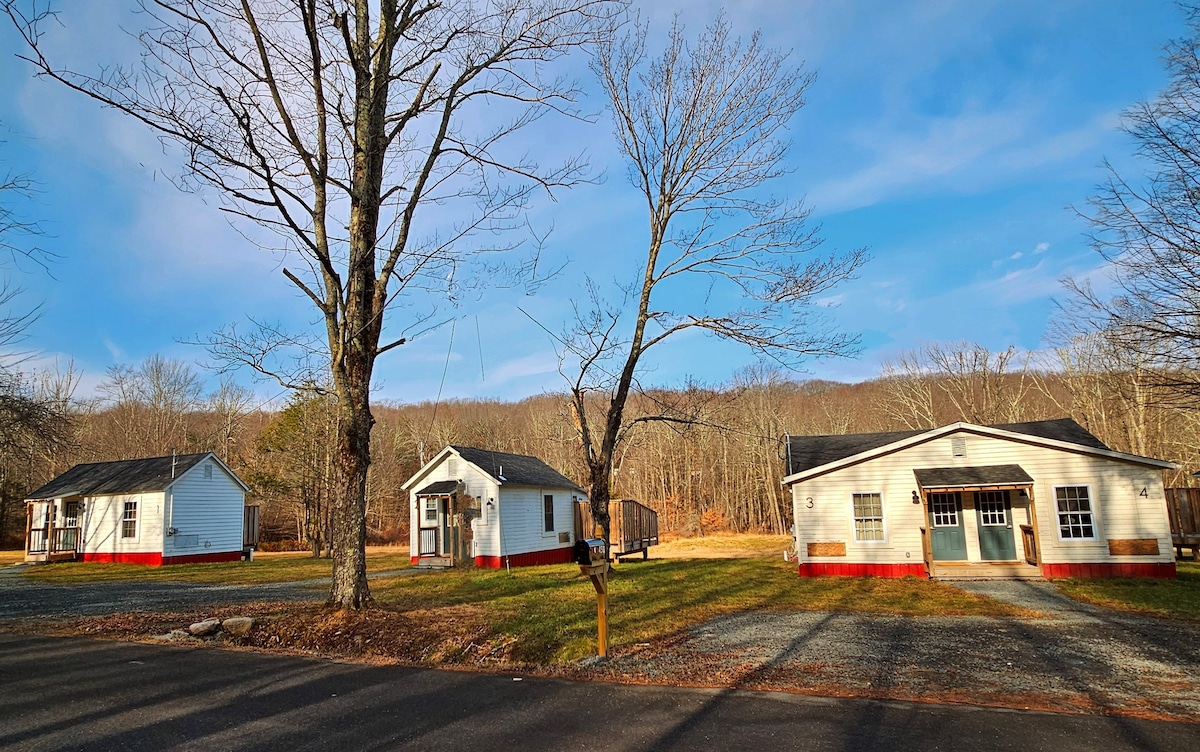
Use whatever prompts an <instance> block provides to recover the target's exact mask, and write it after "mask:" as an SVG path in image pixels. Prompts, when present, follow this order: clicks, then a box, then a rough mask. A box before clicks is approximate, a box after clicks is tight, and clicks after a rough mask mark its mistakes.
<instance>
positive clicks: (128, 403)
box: [0, 343, 1200, 552]
mask: <svg viewBox="0 0 1200 752" xmlns="http://www.w3.org/2000/svg"><path fill="white" fill-rule="evenodd" d="M1080 352H1081V351H1080V350H1075V351H1072V352H1067V351H1063V352H1060V353H1059V354H1058V355H1057V358H1058V360H1057V363H1056V366H1057V367H1056V368H1055V370H1053V371H1051V370H1049V369H1048V368H1043V369H1040V370H1039V369H1035V368H1033V367H1032V366H1031V364H1030V363H1029V362H1028V361H1027V360H1025V361H1022V362H1019V363H1018V362H1016V361H1017V360H1018V359H1017V358H1016V357H1015V354H1014V353H1013V351H1006V352H1001V353H993V352H989V351H987V350H985V349H983V348H980V347H977V346H974V345H970V344H964V343H959V344H956V345H934V346H928V347H926V348H924V349H922V350H921V351H917V352H914V353H910V354H909V355H906V356H905V357H904V358H901V359H899V360H898V361H896V362H894V363H892V364H890V365H889V366H888V367H887V368H886V369H885V375H883V376H881V377H879V378H877V379H874V380H871V381H866V382H862V383H858V384H842V383H835V382H829V381H822V380H819V379H812V380H805V381H797V380H793V379H789V378H786V377H785V376H784V375H782V374H780V373H779V372H775V371H770V370H767V369H762V368H758V369H751V370H748V371H746V372H744V373H742V374H740V375H739V376H737V377H736V378H734V379H733V380H731V381H730V382H729V383H728V384H725V385H721V386H720V387H714V388H704V387H698V386H688V387H686V388H680V389H674V390H657V391H654V390H652V391H645V392H642V393H639V394H637V395H636V396H635V397H634V399H633V400H632V402H631V409H632V411H633V413H634V414H635V415H645V416H659V417H661V416H664V415H666V416H671V417H672V418H673V419H672V420H670V421H663V420H657V419H655V420H649V421H648V422H646V423H642V424H640V425H638V426H637V427H636V428H635V429H634V430H633V431H632V432H631V433H630V434H629V438H628V440H627V441H626V442H625V443H624V444H622V445H621V447H620V449H619V453H618V457H617V461H616V472H615V474H614V482H613V484H614V488H613V493H614V494H615V497H617V498H620V497H625V498H634V499H638V500H639V501H642V502H644V503H647V504H649V505H650V506H652V507H653V508H654V509H656V510H658V512H659V514H660V522H661V525H662V527H663V529H664V530H667V531H673V532H677V533H681V534H684V535H697V534H706V533H710V532H714V531H719V530H736V531H764V532H784V531H786V530H787V529H788V527H789V525H790V522H791V520H790V516H791V510H790V507H789V506H788V505H787V503H786V501H785V498H784V494H783V492H782V489H781V488H780V486H779V480H780V477H781V475H782V472H783V468H784V460H783V437H784V436H785V435H786V434H842V433H856V432H870V431H889V430H903V429H910V428H925V427H933V426H937V425H944V424H946V423H951V422H954V421H957V420H966V421H970V422H974V423H983V424H989V423H1009V422H1017V421H1025V420H1042V419H1049V418H1058V417H1063V416H1070V417H1072V418H1074V419H1075V420H1077V421H1078V422H1079V423H1081V424H1082V425H1084V426H1085V427H1086V428H1088V429H1089V430H1090V431H1092V432H1093V433H1094V434H1096V435H1097V436H1098V437H1099V438H1100V439H1101V440H1103V441H1104V442H1105V443H1106V444H1108V445H1109V446H1110V447H1112V448H1113V449H1117V450H1119V451H1125V452H1132V453H1135V454H1143V455H1148V456H1152V457H1159V458H1162V459H1168V460H1173V461H1176V462H1179V463H1180V464H1181V465H1182V466H1183V467H1182V469H1181V470H1179V471H1177V472H1174V473H1170V474H1169V476H1170V477H1168V478H1167V482H1168V484H1169V485H1186V484H1187V481H1188V480H1189V476H1190V474H1191V473H1192V472H1194V471H1196V470H1197V469H1200V441H1198V439H1197V435H1198V433H1200V412H1197V411H1196V410H1194V409H1192V408H1190V407H1188V406H1185V405H1179V404H1174V403H1171V402H1168V401H1166V400H1165V398H1164V395H1163V394H1161V393H1160V392H1159V390H1158V389H1157V387H1155V386H1153V385H1152V383H1151V381H1150V380H1149V378H1148V377H1147V376H1146V375H1145V374H1142V373H1140V372H1139V371H1136V370H1134V371H1129V370H1122V371H1117V370H1104V369H1100V368H1097V367H1095V366H1096V363H1095V362H1094V361H1088V360H1087V359H1085V358H1082V357H1080V355H1079V353H1080ZM51 381H52V380H50V381H48V380H45V379H43V381H42V384H43V386H44V387H45V385H48V384H51ZM58 390H59V391H60V392H61V384H59V385H58ZM100 393H101V396H100V397H99V398H97V399H94V400H86V401H77V400H69V401H68V403H67V406H66V407H65V410H64V411H65V413H66V414H67V415H68V417H69V425H70V432H69V433H70V437H69V440H68V441H67V443H66V444H65V445H61V446H60V447H58V448H53V447H51V448H47V447H46V446H45V445H44V443H39V442H33V441H31V442H26V443H25V444H20V443H17V444H15V445H14V446H15V447H16V450H11V451H9V452H8V453H7V454H6V455H5V457H4V461H3V464H2V467H0V472H2V473H3V477H2V480H3V482H2V483H0V525H2V529H3V530H4V531H5V532H6V534H7V540H6V543H7V545H9V546H16V545H19V544H20V536H21V534H22V532H23V529H24V528H23V526H24V522H25V520H24V510H23V506H22V502H21V500H22V499H23V497H24V494H25V493H26V492H27V491H28V490H30V489H32V488H34V487H36V486H38V485H40V484H41V483H42V482H44V481H45V480H47V479H49V478H50V477H52V476H53V475H55V474H57V473H59V472H62V471H63V470H66V469H67V468H68V467H70V466H71V465H73V464H76V463H79V462H97V461H106V460H114V459H124V458H130V457H140V456H156V455H164V454H170V453H171V452H172V451H178V452H180V453H184V452H197V451H205V450H211V451H214V452H216V453H217V454H218V455H219V456H221V457H222V459H225V460H226V461H227V462H228V463H229V464H230V465H231V466H232V467H233V468H234V469H235V470H236V471H237V472H238V473H240V474H241V475H242V477H243V478H244V479H245V480H246V481H247V483H249V484H250V486H251V487H252V488H253V489H254V498H253V499H252V501H254V502H257V503H259V504H261V505H262V506H263V515H262V519H263V523H264V534H265V536H266V539H267V540H277V541H293V542H295V544H296V545H300V546H303V547H311V548H312V549H313V550H314V551H321V552H324V551H325V550H326V547H327V545H328V537H327V533H328V525H329V500H330V498H331V494H332V492H333V487H332V485H331V484H332V483H333V470H332V461H333V459H332V447H333V441H332V436H333V435H334V432H335V430H336V420H337V417H336V416H337V411H336V410H335V409H334V408H333V404H332V402H331V400H332V397H300V396H297V397H294V398H293V399H292V400H291V401H290V402H289V403H288V404H287V405H286V406H285V407H284V408H283V409H281V410H278V411H264V410H261V409H257V408H255V407H254V406H253V405H254V400H253V398H252V396H251V395H250V394H249V393H248V392H246V391H244V390H241V389H239V388H237V387H235V386H233V385H231V384H228V383H225V384H222V385H221V386H220V387H219V388H217V389H216V390H215V391H213V392H212V393H210V394H205V393H204V390H203V389H202V387H201V381H200V379H199V378H198V376H197V375H196V374H195V373H194V372H193V371H191V370H190V369H189V368H188V367H186V366H184V365H182V364H179V363H176V362H173V361H166V360H163V359H150V360H148V361H147V362H146V363H143V364H142V365H141V366H139V367H137V368H132V367H129V368H118V369H113V370H112V371H111V372H110V374H109V377H108V379H106V381H105V382H104V384H103V385H102V387H101V390H100ZM60 398H61V394H60ZM374 412H375V415H376V418H377V420H378V423H377V424H376V426H375V429H374V434H373V437H372V438H373V440H372V446H373V452H374V456H373V457H372V464H371V472H370V478H369V485H368V492H367V493H368V498H367V508H368V527H369V534H370V536H371V538H372V539H373V540H374V541H376V542H384V541H398V542H402V541H406V540H407V527H408V514H407V499H406V497H405V496H404V495H403V493H402V492H401V490H400V484H401V483H403V482H404V481H405V480H406V479H407V478H408V477H409V476H410V475H411V474H412V473H414V472H415V471H416V470H417V468H419V467H420V465H421V464H422V462H423V460H427V459H429V458H430V457H432V456H433V455H434V454H435V453H436V452H437V451H438V450H439V449H441V448H442V447H443V446H445V445H446V444H463V445H468V446H476V447H483V448H489V449H495V450H498V451H507V452H518V453H522V454H532V455H536V456H538V457H541V458H543V459H544V460H546V461H547V462H548V463H550V464H551V465H552V466H554V467H555V468H557V469H559V470H561V471H562V472H564V473H565V474H566V475H568V476H570V477H572V478H575V479H579V480H583V479H584V478H585V474H584V468H583V466H582V460H581V458H580V453H579V449H578V443H577V442H578V439H577V433H576V429H575V427H574V426H573V424H572V419H571V415H572V413H571V410H570V404H569V397H568V396H567V395H566V394H565V393H564V394H545V395H539V396H535V397H530V398H528V399H525V400H521V401H519V402H496V401H482V400H452V401H446V402H442V403H440V404H432V403H422V404H415V405H404V404H382V405H377V406H376V409H375V411H374ZM10 443H11V442H10ZM22 447H23V448H22Z"/></svg>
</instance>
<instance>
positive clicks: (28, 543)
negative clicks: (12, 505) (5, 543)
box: [25, 501, 33, 558]
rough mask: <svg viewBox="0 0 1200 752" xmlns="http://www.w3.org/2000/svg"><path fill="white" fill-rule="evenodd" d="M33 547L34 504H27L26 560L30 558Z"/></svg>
mask: <svg viewBox="0 0 1200 752" xmlns="http://www.w3.org/2000/svg"><path fill="white" fill-rule="evenodd" d="M32 545H33V502H32V501H27V502H25V558H29V551H30V546H32Z"/></svg>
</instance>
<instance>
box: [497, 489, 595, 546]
mask: <svg viewBox="0 0 1200 752" xmlns="http://www.w3.org/2000/svg"><path fill="white" fill-rule="evenodd" d="M573 495H574V496H575V497H578V492H575V493H574V494H572V492H571V491H570V490H568V489H563V488H535V487H533V486H507V485H506V486H503V487H501V489H500V521H501V525H502V526H503V528H504V533H503V539H504V555H507V556H513V555H516V554H524V553H530V552H532V551H548V550H550V549H554V548H570V546H571V544H572V543H574V538H573V537H572V535H571V534H572V533H573V531H574V529H575V518H574V509H573V508H572V506H571V499H572V496H573ZM543 496H553V497H554V530H552V531H549V532H547V531H546V529H545V527H546V525H545V507H544V506H543V498H542V497H543ZM560 533H568V536H567V541H566V542H560V541H559V534H560Z"/></svg>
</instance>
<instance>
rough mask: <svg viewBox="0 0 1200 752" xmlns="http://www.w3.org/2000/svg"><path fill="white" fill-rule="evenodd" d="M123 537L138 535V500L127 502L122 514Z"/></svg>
mask: <svg viewBox="0 0 1200 752" xmlns="http://www.w3.org/2000/svg"><path fill="white" fill-rule="evenodd" d="M121 537H122V538H136V537H137V502H136V501H127V502H125V510H124V512H123V513H122V514H121Z"/></svg>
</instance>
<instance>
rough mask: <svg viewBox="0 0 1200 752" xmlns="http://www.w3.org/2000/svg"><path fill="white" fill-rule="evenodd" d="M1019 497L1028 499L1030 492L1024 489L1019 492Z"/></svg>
mask: <svg viewBox="0 0 1200 752" xmlns="http://www.w3.org/2000/svg"><path fill="white" fill-rule="evenodd" d="M1017 496H1020V497H1021V498H1022V499H1028V498H1029V492H1028V491H1026V490H1025V489H1024V488H1022V489H1021V490H1020V491H1018V492H1017Z"/></svg>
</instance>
